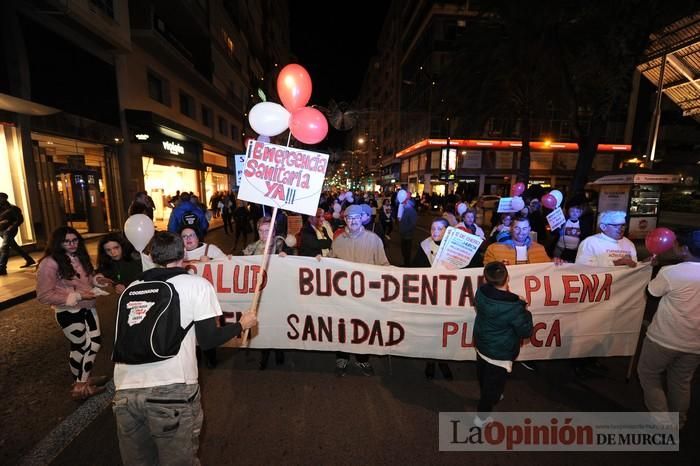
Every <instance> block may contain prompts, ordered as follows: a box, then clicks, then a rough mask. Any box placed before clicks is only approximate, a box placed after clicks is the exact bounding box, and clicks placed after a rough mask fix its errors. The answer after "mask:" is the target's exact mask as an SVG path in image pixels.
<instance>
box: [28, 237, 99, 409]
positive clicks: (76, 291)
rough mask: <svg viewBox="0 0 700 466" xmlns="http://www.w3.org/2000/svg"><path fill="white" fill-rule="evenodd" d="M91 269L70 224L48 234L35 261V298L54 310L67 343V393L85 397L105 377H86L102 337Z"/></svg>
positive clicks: (90, 369)
mask: <svg viewBox="0 0 700 466" xmlns="http://www.w3.org/2000/svg"><path fill="white" fill-rule="evenodd" d="M96 285H97V282H96V281H95V270H94V268H93V266H92V263H91V262H90V257H89V255H88V252H87V249H86V248H85V241H84V240H83V238H82V236H80V233H78V232H77V231H76V230H75V229H73V228H71V227H59V228H57V229H56V230H55V231H54V232H53V233H52V234H51V238H50V239H49V242H48V244H47V246H46V250H45V251H44V256H43V257H42V258H41V260H40V261H39V270H38V272H37V287H36V294H37V299H38V300H39V302H40V303H42V304H50V305H51V307H53V309H54V310H55V311H56V322H58V325H60V326H61V329H62V330H63V333H64V334H65V336H66V338H67V339H68V341H69V342H70V353H69V364H70V370H71V373H72V374H73V387H72V390H71V396H72V398H73V399H74V400H78V401H79V400H85V399H87V398H89V397H91V396H92V395H96V394H98V393H102V392H103V391H104V390H105V387H104V386H102V385H104V383H105V382H106V381H107V378H106V377H90V372H91V371H92V367H93V365H94V363H95V357H96V356H97V352H98V351H99V350H100V346H101V343H102V336H101V333H100V321H99V319H98V317H97V311H96V309H95V296H96V295H95V291H94V290H93V288H94V287H95V286H96Z"/></svg>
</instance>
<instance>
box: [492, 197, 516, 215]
mask: <svg viewBox="0 0 700 466" xmlns="http://www.w3.org/2000/svg"><path fill="white" fill-rule="evenodd" d="M496 212H498V213H499V214H500V213H503V212H517V210H516V209H514V208H513V198H512V197H502V198H501V199H500V200H499V201H498V210H496Z"/></svg>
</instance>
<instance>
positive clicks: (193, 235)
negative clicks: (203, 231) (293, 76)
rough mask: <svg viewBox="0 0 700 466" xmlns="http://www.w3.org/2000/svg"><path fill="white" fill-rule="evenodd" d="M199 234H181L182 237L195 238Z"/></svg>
mask: <svg viewBox="0 0 700 466" xmlns="http://www.w3.org/2000/svg"><path fill="white" fill-rule="evenodd" d="M196 237H197V235H196V234H195V233H190V234H189V235H181V236H180V238H182V239H195V238H196Z"/></svg>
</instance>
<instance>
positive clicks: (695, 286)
mask: <svg viewBox="0 0 700 466" xmlns="http://www.w3.org/2000/svg"><path fill="white" fill-rule="evenodd" d="M652 234H653V236H652V239H651V240H650V241H647V242H648V243H649V244H647V248H649V246H651V247H650V248H649V250H650V252H652V253H654V254H661V253H663V252H665V251H666V250H668V249H670V248H673V249H674V250H675V252H676V255H677V256H679V257H680V258H681V260H682V262H681V263H679V264H676V265H671V266H668V267H663V268H662V269H661V270H660V271H659V273H658V274H657V275H656V277H655V278H654V279H653V280H652V281H651V282H649V285H648V290H649V293H650V294H651V295H653V296H656V297H659V298H661V301H660V302H659V307H658V309H657V311H656V314H654V318H653V320H652V322H651V325H649V328H648V329H647V333H646V337H645V338H644V344H643V346H642V352H641V354H640V356H639V365H638V366H637V374H638V375H639V382H640V383H641V385H642V390H643V391H644V403H645V404H646V407H647V409H648V410H649V411H651V412H664V413H666V412H678V424H679V428H680V429H683V427H684V426H685V424H686V421H687V419H688V408H689V407H690V394H691V382H692V380H693V375H694V374H695V370H696V369H697V367H698V366H699V365H700V230H695V231H688V232H684V233H682V234H679V235H678V239H677V241H674V236H675V235H674V234H673V232H672V231H670V230H668V229H666V228H657V229H656V230H654V231H652V232H650V233H649V235H648V236H651V235H652Z"/></svg>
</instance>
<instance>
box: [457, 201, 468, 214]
mask: <svg viewBox="0 0 700 466" xmlns="http://www.w3.org/2000/svg"><path fill="white" fill-rule="evenodd" d="M466 211H467V204H465V203H464V202H460V203H459V204H457V213H458V214H459V215H464V212H466Z"/></svg>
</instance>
